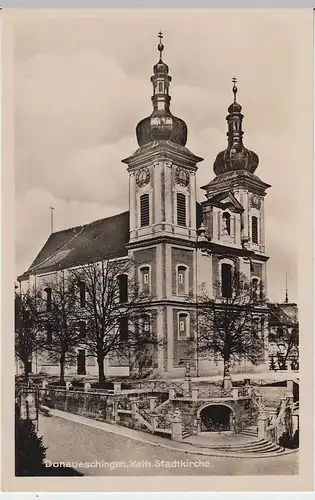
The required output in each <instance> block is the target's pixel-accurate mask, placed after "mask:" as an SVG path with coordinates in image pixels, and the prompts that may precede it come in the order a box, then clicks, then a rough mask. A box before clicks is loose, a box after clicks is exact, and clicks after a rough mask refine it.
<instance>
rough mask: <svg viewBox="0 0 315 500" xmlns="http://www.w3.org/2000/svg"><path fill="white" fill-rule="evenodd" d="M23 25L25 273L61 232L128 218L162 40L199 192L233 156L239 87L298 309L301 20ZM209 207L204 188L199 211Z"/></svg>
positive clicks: (62, 18)
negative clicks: (133, 166) (133, 161)
mask: <svg viewBox="0 0 315 500" xmlns="http://www.w3.org/2000/svg"><path fill="white" fill-rule="evenodd" d="M135 10H136V9H134V11H127V10H124V9H121V10H117V11H115V10H113V11H111V12H107V13H106V12H102V13H100V12H98V13H97V14H95V13H94V14H91V13H89V14H86V15H82V14H80V15H79V14H78V13H76V11H72V12H70V13H69V12H67V13H65V14H64V15H63V14H62V13H61V10H60V11H59V12H58V13H55V14H51V15H47V14H46V15H45V16H44V17H42V18H36V17H35V16H32V15H27V16H21V17H20V18H19V17H18V18H17V19H16V20H15V23H14V47H15V49H14V104H15V191H16V273H17V275H18V274H21V273H22V272H23V271H25V270H26V269H27V268H28V267H29V265H30V264H31V262H32V261H33V260H34V258H35V256H36V255H37V253H38V252H39V251H40V249H41V247H42V246H43V244H44V243H45V241H46V240H47V238H48V237H49V234H50V209H49V207H50V206H53V207H54V208H55V210H54V228H55V230H56V231H58V230H61V229H65V228H68V227H72V226H76V225H81V224H85V223H88V222H91V221H92V220H96V219H100V218H103V217H108V216H111V215H114V214H116V213H119V212H122V211H124V210H128V173H127V170H126V165H124V164H122V163H121V160H122V159H123V158H126V157H128V156H130V155H131V154H132V153H133V152H134V151H135V150H136V149H137V147H138V145H137V142H136V135H135V127H136V124H137V123H138V121H140V120H141V119H142V118H144V117H145V116H148V115H149V114H150V113H151V110H152V104H151V95H152V86H151V82H150V77H151V75H152V67H153V65H154V64H155V63H156V62H157V60H158V52H157V43H158V38H157V33H158V32H159V31H160V30H162V31H163V33H164V39H163V43H164V45H165V50H164V54H163V59H164V60H165V62H167V64H168V65H169V68H170V75H171V76H172V83H171V89H170V92H171V96H172V100H171V110H172V112H173V113H174V114H175V115H176V116H178V117H180V118H182V119H184V120H185V122H186V123H187V126H188V141H187V145H186V146H187V147H188V148H189V149H190V150H191V151H192V152H193V153H194V154H196V155H198V156H201V157H203V158H204V161H203V162H201V163H200V164H199V170H198V173H197V184H198V187H200V186H202V185H204V184H206V183H208V182H209V181H210V180H211V179H212V178H213V177H214V173H213V162H214V160H215V157H216V155H217V153H218V152H219V151H222V150H223V149H225V147H226V131H227V124H226V120H225V117H226V115H227V108H228V106H229V104H230V103H231V102H232V91H231V88H232V77H234V76H235V77H236V78H237V79H238V88H239V92H238V102H239V103H240V104H241V105H242V107H243V113H244V120H243V129H244V132H245V133H244V144H245V146H246V147H248V148H249V149H252V150H253V151H255V152H256V153H257V154H258V156H259V158H260V163H259V167H258V169H257V170H256V175H258V176H259V177H260V178H261V180H263V181H264V182H267V183H268V184H271V185H272V187H271V188H270V189H268V192H267V196H266V199H265V215H266V252H267V255H269V256H270V260H269V262H268V294H269V297H270V299H271V300H275V301H283V300H284V297H285V274H286V272H287V273H288V286H289V296H290V299H291V300H294V301H298V297H297V288H298V287H297V241H298V238H297V236H296V235H297V231H298V207H297V205H298V200H297V197H296V186H297V182H298V174H299V169H298V168H297V165H298V164H299V157H300V153H301V152H300V146H299V144H298V143H297V141H296V134H297V127H298V123H299V120H298V119H295V117H298V114H299V106H298V91H297V87H298V77H299V75H298V71H299V66H298V50H297V45H298V44H297V39H298V36H299V30H300V28H301V26H300V21H299V17H298V16H296V15H295V12H294V11H291V10H287V11H286V10H282V11H279V10H276V9H274V10H258V9H253V10H241V9H237V10H230V9H222V10H214V9H209V10H207V11H202V12H201V11H198V10H193V9H190V10H189V11H185V10H177V11H175V10H164V11H163V10H161V11H155V10H153V9H152V10H147V11H142V12H140V11H137V12H135ZM204 199H205V194H204V191H202V190H200V189H198V200H199V201H202V200H204Z"/></svg>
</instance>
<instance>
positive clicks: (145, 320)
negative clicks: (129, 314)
mask: <svg viewBox="0 0 315 500" xmlns="http://www.w3.org/2000/svg"><path fill="white" fill-rule="evenodd" d="M150 326H151V318H150V316H149V315H148V314H143V316H141V328H142V331H143V332H145V333H149V332H150V330H151V328H150Z"/></svg>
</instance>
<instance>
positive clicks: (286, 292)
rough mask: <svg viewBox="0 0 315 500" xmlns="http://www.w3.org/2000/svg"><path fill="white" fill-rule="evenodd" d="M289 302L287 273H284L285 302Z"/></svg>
mask: <svg viewBox="0 0 315 500" xmlns="http://www.w3.org/2000/svg"><path fill="white" fill-rule="evenodd" d="M288 302H289V296H288V273H285V303H286V304H287V303H288Z"/></svg>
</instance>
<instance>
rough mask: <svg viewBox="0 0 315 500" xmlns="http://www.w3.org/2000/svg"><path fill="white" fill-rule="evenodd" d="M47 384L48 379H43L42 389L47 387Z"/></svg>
mask: <svg viewBox="0 0 315 500" xmlns="http://www.w3.org/2000/svg"><path fill="white" fill-rule="evenodd" d="M47 384H48V382H47V380H46V379H44V380H42V389H46V387H47Z"/></svg>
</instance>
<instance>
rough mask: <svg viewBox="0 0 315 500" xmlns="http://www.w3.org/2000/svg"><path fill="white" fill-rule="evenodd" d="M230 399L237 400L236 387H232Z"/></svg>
mask: <svg viewBox="0 0 315 500" xmlns="http://www.w3.org/2000/svg"><path fill="white" fill-rule="evenodd" d="M232 398H233V399H234V401H235V400H236V399H238V387H232Z"/></svg>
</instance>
